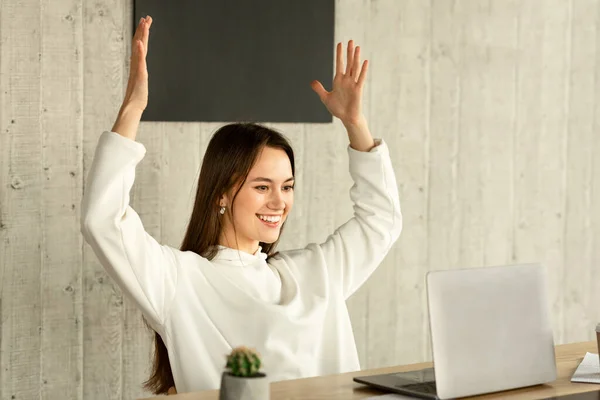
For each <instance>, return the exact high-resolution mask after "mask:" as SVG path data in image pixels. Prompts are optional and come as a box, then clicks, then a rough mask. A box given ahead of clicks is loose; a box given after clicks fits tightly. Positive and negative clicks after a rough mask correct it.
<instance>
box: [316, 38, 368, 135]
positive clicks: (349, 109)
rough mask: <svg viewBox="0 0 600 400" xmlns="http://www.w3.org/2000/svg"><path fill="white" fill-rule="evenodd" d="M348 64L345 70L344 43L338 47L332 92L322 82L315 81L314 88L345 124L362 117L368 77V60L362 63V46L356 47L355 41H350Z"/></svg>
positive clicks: (331, 110) (329, 108) (332, 113)
mask: <svg viewBox="0 0 600 400" xmlns="http://www.w3.org/2000/svg"><path fill="white" fill-rule="evenodd" d="M346 58H347V60H346V61H347V65H346V69H345V70H344V60H343V56H342V44H341V43H338V45H337V48H336V67H335V77H334V78H333V89H332V90H331V92H328V91H327V90H325V88H324V87H323V85H322V84H321V82H319V81H313V82H312V84H311V87H312V89H313V90H314V91H315V92H316V93H317V94H318V95H319V98H320V99H321V101H322V102H323V104H324V105H325V107H327V110H328V111H329V112H330V113H331V115H333V116H334V117H337V118H339V119H340V120H341V121H342V122H343V123H344V124H353V123H355V122H357V121H359V120H361V118H362V110H361V103H362V89H363V86H364V83H365V79H366V77H367V68H368V61H367V60H365V61H364V62H363V64H362V66H361V64H360V46H356V48H355V47H354V42H353V41H352V40H350V41H349V42H348V49H347V56H346Z"/></svg>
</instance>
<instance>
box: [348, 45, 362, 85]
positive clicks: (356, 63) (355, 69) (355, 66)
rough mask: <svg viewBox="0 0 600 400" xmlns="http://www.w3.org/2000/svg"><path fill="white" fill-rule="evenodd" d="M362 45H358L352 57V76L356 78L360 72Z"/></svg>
mask: <svg viewBox="0 0 600 400" xmlns="http://www.w3.org/2000/svg"><path fill="white" fill-rule="evenodd" d="M359 68H360V46H356V49H355V50H354V56H353V57H352V70H351V72H350V76H351V77H352V78H354V79H355V80H356V77H357V76H358V74H359V73H360V69H359Z"/></svg>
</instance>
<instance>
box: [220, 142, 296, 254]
mask: <svg viewBox="0 0 600 400" xmlns="http://www.w3.org/2000/svg"><path fill="white" fill-rule="evenodd" d="M234 193H235V192H234ZM293 204H294V178H293V176H292V165H291V163H290V159H289V158H288V156H287V154H286V153H285V151H283V150H281V149H275V148H272V147H265V148H264V149H263V150H262V152H261V153H260V154H259V156H258V159H257V160H256V163H255V164H254V166H253V167H252V169H251V170H250V173H249V174H248V178H247V179H246V182H245V183H244V184H243V186H242V187H241V189H240V191H239V193H238V194H237V197H236V198H235V201H234V204H233V223H234V224H235V231H236V232H234V230H233V226H232V223H231V219H230V218H231V217H230V215H231V214H230V213H229V212H226V213H225V215H223V216H222V217H221V218H225V226H224V231H223V233H222V235H221V243H220V244H221V245H223V246H227V247H230V248H234V249H239V250H242V251H245V252H248V253H251V254H253V253H254V252H255V251H256V250H257V249H258V242H263V243H273V242H275V241H276V240H277V239H278V238H279V235H280V232H281V225H282V224H283V223H284V222H285V220H286V218H287V215H288V214H289V212H290V210H291V209H292V206H293ZM221 205H225V206H226V208H227V209H228V211H231V202H230V198H229V197H228V196H224V198H223V199H221ZM236 233H237V243H236V236H235V234H236Z"/></svg>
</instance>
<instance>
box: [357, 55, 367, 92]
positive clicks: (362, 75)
mask: <svg viewBox="0 0 600 400" xmlns="http://www.w3.org/2000/svg"><path fill="white" fill-rule="evenodd" d="M368 69H369V62H368V61H367V60H365V61H364V62H363V64H362V68H361V70H360V75H359V76H358V82H357V83H358V86H359V87H362V86H363V85H364V83H365V79H367V70H368Z"/></svg>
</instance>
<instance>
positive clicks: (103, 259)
mask: <svg viewBox="0 0 600 400" xmlns="http://www.w3.org/2000/svg"><path fill="white" fill-rule="evenodd" d="M151 24H152V19H151V18H149V17H147V18H142V19H141V20H140V24H139V26H138V28H137V29H136V33H135V35H134V38H133V42H132V58H131V59H132V62H131V69H130V74H129V82H128V85H127V91H126V94H125V99H124V101H123V105H122V107H121V109H120V111H119V115H118V117H117V120H116V122H115V125H114V126H113V129H112V132H104V133H103V134H102V135H101V137H100V140H99V141H98V145H97V147H96V151H95V154H94V160H93V162H92V165H91V167H90V171H89V173H88V176H87V182H86V187H85V191H84V195H83V200H82V207H81V213H82V215H81V232H82V234H83V237H84V238H85V240H86V242H87V243H88V244H89V245H90V246H91V248H92V250H93V251H94V253H95V254H96V256H97V257H98V259H99V260H100V263H101V264H102V266H103V267H104V268H105V269H106V271H107V273H108V275H109V276H110V277H111V278H112V279H113V280H114V281H115V282H116V283H117V284H118V285H119V287H120V288H121V290H122V291H123V292H124V293H125V294H126V295H127V296H129V298H131V299H132V300H133V301H134V302H135V303H136V304H137V306H138V307H139V308H140V309H141V311H142V312H143V314H144V315H145V316H146V317H147V318H148V320H149V322H150V324H151V325H153V327H154V328H155V329H157V330H159V331H160V326H161V325H162V323H163V321H164V319H165V318H166V313H167V310H168V305H169V303H170V301H171V300H172V299H173V297H174V294H175V287H176V285H177V269H178V262H177V257H176V250H175V249H172V248H170V247H168V246H163V245H160V244H159V243H157V242H156V240H154V238H152V237H151V236H150V235H149V234H148V233H147V232H146V231H145V230H144V226H143V224H142V221H141V220H140V217H139V215H138V214H137V213H136V212H135V211H134V210H133V209H132V208H131V207H130V206H129V192H130V190H131V187H132V186H133V183H134V180H135V168H136V166H137V164H138V163H139V162H140V161H141V160H142V159H143V158H144V155H145V154H146V149H145V147H144V146H143V145H142V144H141V143H138V142H136V141H135V137H136V132H137V129H138V125H139V123H140V118H141V116H142V113H143V111H144V109H145V108H146V104H147V97H148V90H147V76H148V74H147V71H146V61H145V57H146V52H147V48H148V34H149V29H150V25H151Z"/></svg>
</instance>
